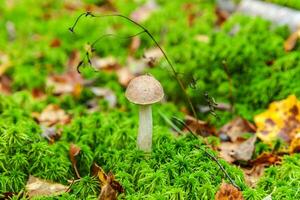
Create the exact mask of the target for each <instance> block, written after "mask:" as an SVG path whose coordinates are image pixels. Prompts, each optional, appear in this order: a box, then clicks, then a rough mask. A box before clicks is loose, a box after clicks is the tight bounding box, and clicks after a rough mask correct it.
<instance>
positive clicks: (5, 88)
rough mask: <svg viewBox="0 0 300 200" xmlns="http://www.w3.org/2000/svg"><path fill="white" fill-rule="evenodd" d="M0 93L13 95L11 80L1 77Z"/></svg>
mask: <svg viewBox="0 0 300 200" xmlns="http://www.w3.org/2000/svg"><path fill="white" fill-rule="evenodd" d="M0 93H3V94H10V93H11V79H10V78H9V77H8V76H6V75H3V76H1V75H0Z"/></svg>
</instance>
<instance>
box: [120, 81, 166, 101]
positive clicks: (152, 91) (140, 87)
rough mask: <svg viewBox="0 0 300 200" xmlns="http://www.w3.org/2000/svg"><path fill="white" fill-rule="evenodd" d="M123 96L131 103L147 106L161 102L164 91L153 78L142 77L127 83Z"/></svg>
mask: <svg viewBox="0 0 300 200" xmlns="http://www.w3.org/2000/svg"><path fill="white" fill-rule="evenodd" d="M125 96H126V98H127V99H128V100H129V101H130V102H132V103H135V104H139V105H148V104H153V103H156V102H159V101H160V100H162V98H163V97H164V91H163V88H162V86H161V84H160V83H159V82H158V80H156V79H155V78H154V77H153V76H150V75H142V76H138V77H136V78H134V79H132V80H131V81H130V82H129V84H128V86H127V89H126V92H125Z"/></svg>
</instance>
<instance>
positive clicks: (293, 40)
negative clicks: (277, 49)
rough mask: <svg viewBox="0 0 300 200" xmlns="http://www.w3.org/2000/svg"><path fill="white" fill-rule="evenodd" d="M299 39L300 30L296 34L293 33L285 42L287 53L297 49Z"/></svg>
mask: <svg viewBox="0 0 300 200" xmlns="http://www.w3.org/2000/svg"><path fill="white" fill-rule="evenodd" d="M299 37H300V30H297V31H296V32H294V33H292V34H291V35H290V36H289V37H288V38H287V39H286V41H285V42H284V50H285V51H287V52H289V51H292V50H293V49H294V48H295V47H296V44H297V41H298V40H299Z"/></svg>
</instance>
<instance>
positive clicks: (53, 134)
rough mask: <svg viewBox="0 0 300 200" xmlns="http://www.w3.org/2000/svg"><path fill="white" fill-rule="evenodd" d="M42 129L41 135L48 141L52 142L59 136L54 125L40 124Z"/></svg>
mask: <svg viewBox="0 0 300 200" xmlns="http://www.w3.org/2000/svg"><path fill="white" fill-rule="evenodd" d="M40 127H41V129H42V134H41V136H42V137H43V138H46V139H47V140H48V141H50V142H51V143H53V142H54V141H55V140H56V139H57V138H59V137H60V134H59V132H58V131H57V130H56V127H46V126H44V125H41V126H40Z"/></svg>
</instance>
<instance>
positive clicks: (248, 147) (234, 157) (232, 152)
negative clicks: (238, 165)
mask: <svg viewBox="0 0 300 200" xmlns="http://www.w3.org/2000/svg"><path fill="white" fill-rule="evenodd" d="M255 142H256V136H254V137H251V138H249V139H248V140H245V141H243V142H239V141H236V142H234V143H232V142H222V143H221V145H220V147H219V149H220V157H221V158H223V159H224V160H226V161H227V162H229V163H233V162H235V161H249V160H250V159H251V158H252V155H253V151H254V148H255Z"/></svg>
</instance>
